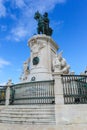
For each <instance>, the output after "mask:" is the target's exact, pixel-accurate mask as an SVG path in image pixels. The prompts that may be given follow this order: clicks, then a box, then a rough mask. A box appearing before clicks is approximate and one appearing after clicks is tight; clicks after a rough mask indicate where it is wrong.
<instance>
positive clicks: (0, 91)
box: [0, 86, 6, 105]
mask: <svg viewBox="0 0 87 130" xmlns="http://www.w3.org/2000/svg"><path fill="white" fill-rule="evenodd" d="M5 97H6V87H5V86H0V105H4V104H5Z"/></svg>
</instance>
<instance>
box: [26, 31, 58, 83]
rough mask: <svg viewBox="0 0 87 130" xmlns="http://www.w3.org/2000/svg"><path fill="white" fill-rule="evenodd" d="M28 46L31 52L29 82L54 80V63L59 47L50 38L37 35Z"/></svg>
mask: <svg viewBox="0 0 87 130" xmlns="http://www.w3.org/2000/svg"><path fill="white" fill-rule="evenodd" d="M28 45H29V47H30V50H31V53H30V54H31V55H30V66H29V68H30V74H29V76H28V79H27V80H28V81H43V80H52V79H53V77H52V67H53V66H52V62H53V58H54V57H55V55H56V52H57V49H58V46H57V44H56V43H55V42H54V41H53V40H52V38H51V37H50V36H46V35H43V34H42V35H41V34H40V35H35V36H33V37H32V38H31V39H30V40H29V42H28Z"/></svg>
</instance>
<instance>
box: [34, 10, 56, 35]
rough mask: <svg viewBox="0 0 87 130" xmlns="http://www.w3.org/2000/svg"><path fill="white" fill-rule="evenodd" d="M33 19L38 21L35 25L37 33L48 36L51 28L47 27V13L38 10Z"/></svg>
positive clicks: (50, 33)
mask: <svg viewBox="0 0 87 130" xmlns="http://www.w3.org/2000/svg"><path fill="white" fill-rule="evenodd" d="M34 19H36V20H37V22H38V27H37V33H38V34H46V35H48V36H51V35H52V32H53V30H52V28H50V27H49V19H48V13H47V12H45V13H44V14H43V15H41V14H40V13H39V12H38V11H37V12H36V13H35V15H34Z"/></svg>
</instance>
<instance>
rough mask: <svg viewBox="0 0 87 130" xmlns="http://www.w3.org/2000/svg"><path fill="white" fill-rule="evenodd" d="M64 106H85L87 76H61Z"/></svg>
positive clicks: (86, 100) (86, 101) (86, 102)
mask: <svg viewBox="0 0 87 130" xmlns="http://www.w3.org/2000/svg"><path fill="white" fill-rule="evenodd" d="M62 81H63V95H64V103H65V104H87V76H82V75H62Z"/></svg>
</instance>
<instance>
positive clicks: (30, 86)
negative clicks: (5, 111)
mask: <svg viewBox="0 0 87 130" xmlns="http://www.w3.org/2000/svg"><path fill="white" fill-rule="evenodd" d="M54 97H55V96H54V81H38V82H29V83H21V84H16V85H12V86H11V95H10V104H16V105H20V104H53V103H54V102H55V98H54Z"/></svg>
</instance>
